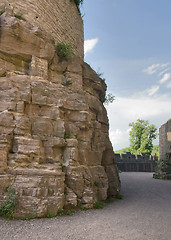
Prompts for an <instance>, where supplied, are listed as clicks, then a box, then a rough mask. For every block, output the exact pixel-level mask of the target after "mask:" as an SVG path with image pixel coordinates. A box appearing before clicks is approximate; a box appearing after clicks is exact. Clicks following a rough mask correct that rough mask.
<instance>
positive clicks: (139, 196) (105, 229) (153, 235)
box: [0, 173, 171, 240]
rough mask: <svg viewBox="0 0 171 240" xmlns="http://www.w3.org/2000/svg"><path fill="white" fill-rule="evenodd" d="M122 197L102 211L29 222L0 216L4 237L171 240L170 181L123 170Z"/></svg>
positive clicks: (12, 239) (0, 236)
mask: <svg viewBox="0 0 171 240" xmlns="http://www.w3.org/2000/svg"><path fill="white" fill-rule="evenodd" d="M120 177H121V182H122V190H121V193H122V194H123V195H124V198H123V199H122V200H115V201H114V202H112V203H109V204H107V205H106V206H105V207H104V208H103V209H100V210H89V211H80V212H77V213H76V214H74V215H72V216H61V217H56V218H50V219H45V218H44V219H32V220H27V221H21V220H20V221H5V220H3V219H0V239H1V240H16V239H17V240H28V239H29V240H84V239H85V240H171V181H164V180H156V179H153V178H152V173H121V174H120Z"/></svg>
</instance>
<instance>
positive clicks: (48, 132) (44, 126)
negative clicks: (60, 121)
mask: <svg viewBox="0 0 171 240" xmlns="http://www.w3.org/2000/svg"><path fill="white" fill-rule="evenodd" d="M31 121H32V132H33V134H34V135H38V136H40V138H41V136H53V133H54V130H53V123H52V121H51V120H50V119H47V118H33V119H32V120H31Z"/></svg>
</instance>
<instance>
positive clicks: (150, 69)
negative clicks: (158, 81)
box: [143, 63, 170, 76]
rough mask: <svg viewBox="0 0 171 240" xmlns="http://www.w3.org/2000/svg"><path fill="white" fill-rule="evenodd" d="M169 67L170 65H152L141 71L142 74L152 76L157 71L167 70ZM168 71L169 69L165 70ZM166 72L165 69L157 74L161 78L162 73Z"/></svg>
mask: <svg viewBox="0 0 171 240" xmlns="http://www.w3.org/2000/svg"><path fill="white" fill-rule="evenodd" d="M169 65H170V63H163V64H159V63H157V64H152V65H151V66H149V67H147V68H146V69H144V70H143V72H145V73H147V74H149V75H152V74H154V73H156V72H158V71H160V70H161V69H164V68H167V67H168V66H169ZM167 69H170V68H167ZM165 72H166V69H164V70H163V71H162V72H161V73H159V76H161V75H162V74H163V73H165Z"/></svg>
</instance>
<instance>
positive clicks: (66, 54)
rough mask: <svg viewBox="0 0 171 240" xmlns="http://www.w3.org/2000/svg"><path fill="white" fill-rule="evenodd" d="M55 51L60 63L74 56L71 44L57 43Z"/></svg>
mask: <svg viewBox="0 0 171 240" xmlns="http://www.w3.org/2000/svg"><path fill="white" fill-rule="evenodd" d="M56 51H57V55H58V56H59V59H60V60H61V61H63V60H66V61H67V60H69V59H70V58H71V57H72V56H73V54H74V53H73V49H72V45H71V43H58V44H57V45H56Z"/></svg>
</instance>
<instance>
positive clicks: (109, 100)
mask: <svg viewBox="0 0 171 240" xmlns="http://www.w3.org/2000/svg"><path fill="white" fill-rule="evenodd" d="M114 100H115V96H114V95H113V94H112V93H107V94H106V96H105V98H104V104H105V105H108V104H109V103H113V101H114Z"/></svg>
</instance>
